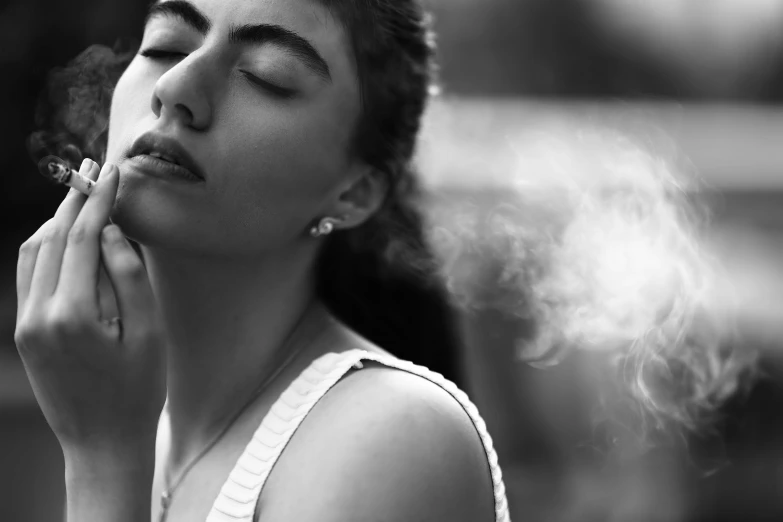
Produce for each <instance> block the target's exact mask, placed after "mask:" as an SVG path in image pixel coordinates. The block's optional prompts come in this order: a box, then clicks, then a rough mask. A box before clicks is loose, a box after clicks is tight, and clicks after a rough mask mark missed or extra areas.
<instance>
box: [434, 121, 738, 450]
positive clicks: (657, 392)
mask: <svg viewBox="0 0 783 522" xmlns="http://www.w3.org/2000/svg"><path fill="white" fill-rule="evenodd" d="M516 147H517V151H516V152H517V159H518V161H517V165H516V168H517V169H518V170H517V171H516V172H513V173H510V175H509V179H510V180H511V183H510V185H509V186H508V188H507V190H505V191H504V192H503V193H502V194H493V195H488V196H487V197H485V198H484V199H483V200H482V199H481V198H477V199H474V201H472V202H471V203H469V204H465V205H463V204H458V203H454V202H452V203H444V204H442V205H441V206H440V207H439V209H438V210H436V211H435V212H431V213H430V215H431V230H430V233H429V238H430V243H431V245H432V246H433V248H434V250H435V251H436V253H437V255H438V256H439V258H440V260H441V263H442V267H443V275H444V278H445V280H446V282H447V286H448V288H449V290H450V293H451V295H452V297H453V298H454V301H455V302H456V303H457V304H458V305H459V306H461V307H462V308H463V309H465V310H467V311H469V312H471V311H477V310H482V309H494V310H498V311H501V312H502V313H503V314H505V315H507V316H510V317H517V318H519V319H525V320H527V321H530V322H532V324H533V325H534V329H535V332H534V334H533V335H532V337H530V338H524V339H518V340H517V343H516V346H517V352H518V356H519V358H520V360H523V361H526V362H527V363H529V364H532V365H534V366H538V367H544V368H545V367H547V366H551V365H554V364H557V363H559V362H560V361H562V360H563V358H564V357H566V356H567V354H568V353H571V352H573V351H574V350H581V351H588V352H592V353H595V354H597V355H600V356H602V357H606V359H607V360H608V361H610V362H611V367H612V368H614V369H615V372H616V373H615V376H616V377H617V379H616V382H618V383H622V384H623V386H622V387H623V388H624V391H625V393H624V395H623V394H619V393H618V394H615V395H612V396H609V395H607V397H606V401H607V405H608V403H609V402H612V403H613V404H612V405H611V408H613V409H614V410H615V411H619V410H620V409H623V410H629V411H631V412H633V413H634V414H635V415H636V416H637V417H638V416H640V417H641V424H640V425H639V426H642V429H641V431H642V432H652V431H655V430H664V428H666V427H667V426H685V427H687V428H689V429H694V430H695V429H698V428H700V427H703V426H705V425H706V424H707V420H708V419H709V417H710V414H711V413H712V412H713V411H714V410H715V409H716V407H717V406H718V405H719V404H720V403H721V401H723V400H725V399H726V398H728V397H729V396H731V395H732V394H733V393H735V392H736V391H737V389H738V387H739V386H740V384H741V382H742V379H741V376H742V375H743V374H744V372H745V371H746V370H747V369H748V368H750V367H751V366H752V364H751V363H752V361H753V356H752V355H751V354H746V353H742V352H741V351H740V350H738V348H737V346H736V343H735V339H734V336H735V328H734V318H733V317H732V316H731V315H730V314H728V313H725V311H726V310H727V309H729V310H730V309H731V307H726V306H720V307H716V306H714V305H715V299H716V298H717V296H718V295H720V296H723V297H725V296H726V295H727V292H726V288H727V285H728V278H725V277H721V267H720V264H719V263H718V262H717V260H715V259H713V258H711V256H710V255H709V254H708V253H707V252H706V251H705V250H704V249H703V248H702V239H701V232H702V231H703V230H704V229H705V225H706V224H707V223H708V221H709V213H708V211H707V209H706V208H705V207H704V206H701V205H699V204H698V203H697V200H696V199H695V197H694V196H695V194H697V193H698V189H699V186H698V184H697V179H696V178H695V176H686V175H685V173H684V172H678V171H675V169H674V164H673V163H672V162H671V161H669V160H665V159H664V158H660V157H656V156H654V155H653V154H651V153H650V152H649V151H647V150H645V149H644V148H643V147H641V146H639V145H638V144H637V143H635V142H633V141H632V140H630V139H629V138H627V137H625V136H623V135H620V134H617V133H613V132H610V131H608V130H606V131H603V130H598V129H593V130H589V131H574V132H566V131H559V132H558V133H549V134H546V133H541V134H539V135H538V136H536V137H535V138H533V139H529V140H527V141H526V142H525V143H520V144H517V145H516ZM729 295H730V293H729ZM628 392H630V394H629V393H628ZM629 396H630V397H632V398H633V401H634V404H628V402H627V401H625V400H624V399H625V398H627V397H629ZM637 414H638V415H637ZM622 422H625V421H622ZM630 424H631V423H630V422H629V426H628V427H629V429H631V428H630ZM631 431H633V432H634V433H639V431H640V430H638V429H631ZM642 435H644V433H642Z"/></svg>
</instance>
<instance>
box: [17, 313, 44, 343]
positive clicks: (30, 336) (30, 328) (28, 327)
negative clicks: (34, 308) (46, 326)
mask: <svg viewBox="0 0 783 522" xmlns="http://www.w3.org/2000/svg"><path fill="white" fill-rule="evenodd" d="M42 333H43V328H42V325H41V321H40V318H39V317H38V316H31V315H30V314H25V316H24V317H23V318H22V319H20V320H19V321H18V322H17V324H16V329H15V330H14V342H15V343H16V346H17V347H22V346H27V345H29V344H32V343H35V342H36V341H37V340H38V339H40V338H41V337H42Z"/></svg>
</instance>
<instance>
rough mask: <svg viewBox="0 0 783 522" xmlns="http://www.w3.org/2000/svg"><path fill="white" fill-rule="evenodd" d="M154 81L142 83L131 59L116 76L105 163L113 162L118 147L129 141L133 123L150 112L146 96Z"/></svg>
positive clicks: (136, 66)
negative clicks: (120, 74)
mask: <svg viewBox="0 0 783 522" xmlns="http://www.w3.org/2000/svg"><path fill="white" fill-rule="evenodd" d="M153 86H154V82H153V81H152V80H150V81H149V82H147V81H145V79H144V78H143V77H142V75H141V74H139V71H138V63H137V59H134V60H133V61H132V62H131V63H130V65H128V68H127V69H126V70H125V72H124V73H123V74H122V76H120V79H119V80H118V81H117V85H116V86H115V87H114V92H113V94H112V100H111V112H110V115H109V140H108V146H107V161H112V160H116V159H117V158H118V157H119V155H120V154H121V153H122V148H123V147H124V146H127V145H129V143H127V142H128V141H129V140H130V139H132V137H133V135H132V133H133V129H134V124H135V123H137V122H138V121H139V119H140V118H143V117H144V116H145V115H147V114H148V113H151V108H150V99H151V98H150V97H151V95H152V94H151V93H152V88H153Z"/></svg>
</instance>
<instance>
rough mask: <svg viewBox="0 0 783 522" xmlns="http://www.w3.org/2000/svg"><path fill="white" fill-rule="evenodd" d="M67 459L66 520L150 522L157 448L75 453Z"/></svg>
mask: <svg viewBox="0 0 783 522" xmlns="http://www.w3.org/2000/svg"><path fill="white" fill-rule="evenodd" d="M64 455H65V491H66V498H67V507H66V520H68V521H75V522H86V521H98V520H100V521H113V522H114V521H116V522H120V521H129V522H130V521H132V522H140V521H142V522H143V521H149V513H150V504H151V502H152V481H153V477H154V474H155V451H154V447H153V448H148V447H144V446H142V447H139V446H128V445H126V446H123V447H117V448H114V449H112V450H110V451H109V450H107V448H91V449H89V450H80V451H75V450H73V449H72V450H70V451H69V452H67V453H65V454H64Z"/></svg>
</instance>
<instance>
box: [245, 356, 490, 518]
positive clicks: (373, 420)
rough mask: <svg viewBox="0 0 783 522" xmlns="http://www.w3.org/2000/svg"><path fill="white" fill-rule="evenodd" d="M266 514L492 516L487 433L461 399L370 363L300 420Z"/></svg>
mask: <svg viewBox="0 0 783 522" xmlns="http://www.w3.org/2000/svg"><path fill="white" fill-rule="evenodd" d="M261 513H262V520H263V519H265V517H266V516H268V517H269V519H270V520H298V521H302V522H309V521H312V522H315V521H318V522H331V521H335V522H336V521H338V520H339V521H342V522H350V521H360V520H361V521H366V520H382V521H385V522H397V521H399V522H402V521H406V522H416V521H425V520H427V521H430V520H449V521H453V522H462V521H464V522H468V521H469V522H492V521H493V520H494V497H493V490H492V480H491V476H490V472H489V466H488V464H487V458H486V455H485V452H484V448H483V445H482V444H481V440H480V439H479V436H478V434H477V432H476V429H475V427H474V426H473V423H472V421H471V420H470V418H469V417H468V415H467V413H465V411H464V409H463V408H462V406H461V405H460V404H459V402H457V400H456V399H454V397H452V396H451V394H449V393H448V392H447V391H445V390H444V389H442V388H441V387H439V386H438V385H436V384H434V383H432V382H430V381H429V380H427V379H425V378H423V377H420V376H417V375H413V374H410V373H408V372H404V371H400V370H394V369H389V368H386V367H380V366H378V367H375V366H370V365H368V366H367V367H366V368H365V369H363V370H361V371H358V372H355V373H352V374H350V375H348V376H346V377H345V378H344V379H343V380H341V381H340V382H339V383H337V384H336V385H335V386H334V387H333V388H332V389H331V390H330V391H329V392H328V393H327V394H326V395H325V396H324V397H323V399H321V401H319V403H318V404H317V405H316V406H315V407H314V408H313V410H312V411H311V413H310V414H309V415H308V416H307V417H306V418H305V420H304V421H303V422H302V425H301V426H300V428H299V429H298V430H297V432H296V433H295V435H294V436H293V438H292V439H291V442H290V443H289V446H288V447H287V449H286V450H285V452H284V453H283V455H282V456H281V458H280V460H279V461H278V463H277V465H276V467H275V470H274V472H273V473H272V474H271V475H270V477H269V482H268V483H267V484H266V486H265V488H264V491H263V493H262V497H261Z"/></svg>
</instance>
